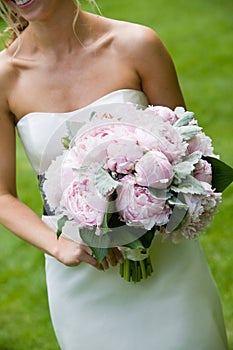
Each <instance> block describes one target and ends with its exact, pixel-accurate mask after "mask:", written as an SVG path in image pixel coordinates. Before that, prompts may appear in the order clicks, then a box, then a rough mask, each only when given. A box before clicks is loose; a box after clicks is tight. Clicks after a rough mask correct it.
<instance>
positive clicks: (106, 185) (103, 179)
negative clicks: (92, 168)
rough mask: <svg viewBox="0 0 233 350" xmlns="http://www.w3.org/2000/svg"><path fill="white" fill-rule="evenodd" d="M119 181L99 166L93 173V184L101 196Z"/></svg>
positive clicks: (107, 192) (114, 187) (115, 186)
mask: <svg viewBox="0 0 233 350" xmlns="http://www.w3.org/2000/svg"><path fill="white" fill-rule="evenodd" d="M119 185H120V183H119V182H118V181H115V180H113V178H112V177H111V175H110V174H109V173H108V172H107V171H106V170H104V169H103V168H99V169H98V170H97V172H96V175H95V186H96V188H97V190H98V191H99V193H100V194H102V196H106V195H107V194H109V193H111V192H112V191H113V190H115V189H116V188H117V187H118V186H119Z"/></svg>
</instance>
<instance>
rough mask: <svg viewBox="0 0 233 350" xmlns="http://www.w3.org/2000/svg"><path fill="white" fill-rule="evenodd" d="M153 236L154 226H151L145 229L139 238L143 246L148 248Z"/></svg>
mask: <svg viewBox="0 0 233 350" xmlns="http://www.w3.org/2000/svg"><path fill="white" fill-rule="evenodd" d="M154 236H155V228H154V227H153V228H152V229H151V230H149V231H147V232H146V233H145V234H144V235H143V236H142V237H141V238H140V240H141V242H142V244H143V246H144V247H145V248H149V247H150V246H151V243H152V241H153V238H154Z"/></svg>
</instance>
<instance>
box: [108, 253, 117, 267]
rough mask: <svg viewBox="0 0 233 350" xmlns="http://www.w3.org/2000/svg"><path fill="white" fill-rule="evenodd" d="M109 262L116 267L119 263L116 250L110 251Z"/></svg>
mask: <svg viewBox="0 0 233 350" xmlns="http://www.w3.org/2000/svg"><path fill="white" fill-rule="evenodd" d="M106 259H107V261H108V262H109V264H110V265H112V266H116V265H117V263H118V261H117V258H116V256H115V252H114V249H109V251H108V254H107V256H106Z"/></svg>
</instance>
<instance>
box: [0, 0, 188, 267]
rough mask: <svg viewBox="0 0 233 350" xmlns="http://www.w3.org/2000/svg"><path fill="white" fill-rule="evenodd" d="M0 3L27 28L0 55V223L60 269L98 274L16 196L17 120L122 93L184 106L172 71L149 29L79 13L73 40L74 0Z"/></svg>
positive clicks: (114, 254)
mask: <svg viewBox="0 0 233 350" xmlns="http://www.w3.org/2000/svg"><path fill="white" fill-rule="evenodd" d="M4 2H6V3H7V4H8V5H9V6H11V7H12V8H14V10H16V11H18V12H19V13H20V14H21V15H22V16H23V17H24V18H25V19H27V20H28V21H29V26H28V27H27V28H26V30H25V31H24V32H23V33H22V35H21V41H20V46H19V49H18V51H17V53H16V54H15V52H16V50H17V48H18V39H17V40H16V41H14V42H13V44H11V46H10V47H9V48H8V49H5V50H4V51H2V52H1V53H0V106H1V107H0V208H1V211H0V223H2V224H3V225H4V226H6V227H7V228H8V229H9V230H11V231H12V232H14V233H15V234H16V235H17V236H19V237H21V238H22V239H24V240H25V241H27V242H29V243H31V244H33V245H34V246H36V247H38V248H39V249H41V250H42V251H44V252H46V253H48V254H50V255H52V256H54V257H55V258H56V259H57V260H59V261H60V262H62V263H63V264H65V265H68V266H75V265H78V264H79V263H80V262H86V263H88V264H90V265H92V266H94V267H96V268H98V266H97V261H96V259H95V258H93V257H92V256H91V250H90V249H89V248H88V247H87V246H86V245H84V244H83V245H82V244H77V243H75V242H73V241H70V240H68V239H66V238H64V237H61V238H60V239H59V240H57V238H56V233H55V232H53V231H52V230H51V229H50V228H49V227H48V226H47V225H45V224H44V223H43V222H42V220H41V219H40V218H39V217H38V216H37V215H36V214H35V213H34V212H33V211H32V210H31V209H30V208H28V207H27V206H26V205H25V204H23V203H22V202H21V201H20V200H19V199H18V198H17V191H16V181H15V178H16V176H15V161H16V159H15V122H17V121H18V120H20V118H22V117H23V116H24V115H25V114H28V113H30V112H68V111H72V110H77V109H79V108H81V107H84V106H86V105H88V104H90V103H91V102H93V101H95V100H97V99H98V98H100V97H102V96H104V95H106V94H108V93H110V92H112V91H115V90H119V89H125V88H130V89H135V90H142V91H143V92H144V93H145V94H146V96H147V98H148V100H149V103H150V104H153V105H166V106H169V107H170V108H175V107H176V106H178V105H179V106H185V104H184V100H183V96H182V93H181V90H180V87H179V83H178V80H177V75H176V72H175V69H174V65H173V63H172V60H171V58H170V56H169V54H168V52H167V50H166V48H165V47H164V45H163V44H162V42H161V41H160V39H159V38H158V36H157V34H156V33H155V32H154V31H153V30H152V29H149V28H147V27H144V26H140V25H136V24H132V23H126V22H121V21H115V20H111V19H107V18H104V17H101V16H97V15H94V14H90V13H87V12H84V11H80V13H79V18H78V21H77V23H76V33H77V35H78V39H77V37H76V36H75V34H74V31H73V29H72V23H73V17H74V11H75V8H76V7H75V5H74V3H73V2H72V0H50V1H48V0H36V1H34V3H33V4H32V5H31V6H29V7H26V8H24V9H19V8H17V5H16V4H14V3H13V2H11V1H4ZM58 38H59V40H58ZM45 123H46V122H45ZM121 261H122V255H121V253H120V251H119V250H118V249H117V248H113V249H110V251H109V254H108V256H107V258H106V259H105V260H104V261H103V263H102V266H103V268H104V269H107V268H108V267H109V265H113V266H115V265H116V264H117V263H119V262H121Z"/></svg>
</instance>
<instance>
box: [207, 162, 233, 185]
mask: <svg viewBox="0 0 233 350" xmlns="http://www.w3.org/2000/svg"><path fill="white" fill-rule="evenodd" d="M203 159H204V160H206V161H207V162H208V163H210V164H211V167H212V187H213V188H215V189H216V191H217V192H223V191H224V190H225V188H226V187H227V186H229V185H230V184H231V183H232V181H233V169H232V168H231V167H230V166H229V165H227V164H225V163H224V162H222V161H221V160H219V159H217V158H214V157H209V156H208V157H203Z"/></svg>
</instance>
